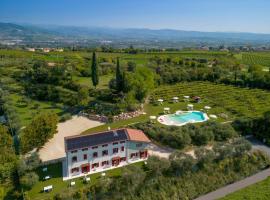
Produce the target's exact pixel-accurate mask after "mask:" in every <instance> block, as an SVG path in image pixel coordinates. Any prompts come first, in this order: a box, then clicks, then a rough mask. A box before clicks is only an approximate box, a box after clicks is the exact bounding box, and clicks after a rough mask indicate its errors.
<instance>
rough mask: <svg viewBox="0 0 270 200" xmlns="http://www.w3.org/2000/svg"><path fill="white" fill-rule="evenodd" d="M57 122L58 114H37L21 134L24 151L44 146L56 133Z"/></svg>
mask: <svg viewBox="0 0 270 200" xmlns="http://www.w3.org/2000/svg"><path fill="white" fill-rule="evenodd" d="M57 123H58V119H57V115H56V114H53V113H43V114H40V115H38V116H36V117H35V118H34V119H33V121H32V122H31V124H29V125H28V126H27V127H26V128H25V129H24V130H23V132H22V134H21V136H20V142H21V151H22V153H27V152H29V151H31V150H32V149H34V148H40V147H42V146H43V145H44V144H45V143H46V142H47V141H48V140H49V139H50V138H52V137H53V135H54V134H55V133H56V129H57Z"/></svg>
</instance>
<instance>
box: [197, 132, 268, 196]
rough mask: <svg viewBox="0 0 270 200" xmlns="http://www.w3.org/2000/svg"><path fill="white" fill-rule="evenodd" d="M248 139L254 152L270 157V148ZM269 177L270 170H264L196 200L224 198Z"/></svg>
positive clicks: (250, 138)
mask: <svg viewBox="0 0 270 200" xmlns="http://www.w3.org/2000/svg"><path fill="white" fill-rule="evenodd" d="M247 139H248V140H249V141H250V142H251V144H252V148H253V149H254V150H261V151H263V152H265V153H266V154H267V155H268V156H269V157H270V148H269V147H267V146H266V145H264V144H263V143H262V142H260V141H258V140H256V139H255V138H253V137H248V138H247ZM268 176H270V169H269V168H268V169H266V170H263V171H261V172H259V173H257V174H254V175H253V176H250V177H247V178H245V179H243V180H241V181H238V182H235V183H232V184H230V185H227V186H225V187H222V188H220V189H218V190H215V191H213V192H210V193H208V194H206V195H203V196H200V197H198V198H196V199H195V200H215V199H219V198H222V197H224V196H226V195H228V194H230V193H233V192H235V191H237V190H240V189H243V188H245V187H247V186H249V185H252V184H254V183H257V182H260V181H262V180H264V179H266V178H267V177H268Z"/></svg>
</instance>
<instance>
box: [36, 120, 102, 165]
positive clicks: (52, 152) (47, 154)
mask: <svg viewBox="0 0 270 200" xmlns="http://www.w3.org/2000/svg"><path fill="white" fill-rule="evenodd" d="M102 124H103V123H100V122H98V121H93V120H89V119H88V118H86V117H82V116H73V117H72V119H71V120H68V121H66V122H63V123H59V124H58V126H57V130H58V132H57V133H56V134H55V135H54V137H53V138H52V139H50V140H49V141H48V142H47V143H46V144H45V145H44V147H42V148H41V149H40V150H39V152H38V153H39V156H40V159H41V160H42V161H43V162H48V161H51V160H58V159H63V158H64V157H65V148H64V137H67V136H72V135H78V134H80V133H82V132H83V131H85V130H87V129H89V128H93V127H96V126H100V125H102Z"/></svg>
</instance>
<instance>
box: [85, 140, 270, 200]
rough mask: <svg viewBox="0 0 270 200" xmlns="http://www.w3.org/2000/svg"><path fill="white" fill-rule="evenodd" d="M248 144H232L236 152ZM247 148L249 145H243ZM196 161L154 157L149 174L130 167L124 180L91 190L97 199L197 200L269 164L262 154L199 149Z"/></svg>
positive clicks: (175, 155) (176, 155)
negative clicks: (223, 152) (220, 155)
mask: <svg viewBox="0 0 270 200" xmlns="http://www.w3.org/2000/svg"><path fill="white" fill-rule="evenodd" d="M242 142H243V143H245V142H244V141H240V140H238V141H235V142H233V143H232V144H230V145H229V144H227V145H229V147H230V148H232V149H236V148H237V147H236V146H239V145H240V146H241V145H242V144H241V143H242ZM243 145H244V146H245V144H243ZM196 152H200V155H199V154H198V153H196V155H198V159H194V158H192V157H191V156H188V155H186V154H184V153H181V152H175V153H173V154H172V155H171V156H170V159H169V160H166V161H165V160H163V159H159V158H157V157H150V158H149V160H148V163H147V165H146V166H145V171H143V170H142V169H140V168H138V167H134V166H133V167H132V168H129V167H128V168H126V169H125V170H124V171H123V172H124V173H122V175H121V177H117V178H114V179H113V180H110V179H107V180H106V182H104V180H101V181H99V182H98V184H96V186H95V187H93V188H89V190H88V191H90V193H91V194H92V195H93V196H95V197H96V198H97V199H105V200H107V199H113V200H118V199H119V200H120V199H126V200H132V199H138V200H140V199H141V200H145V199H149V200H150V199H157V200H163V199H194V198H196V197H198V196H200V195H202V194H205V193H208V192H210V191H213V190H216V189H217V188H220V187H222V186H224V185H227V184H229V183H232V182H234V181H237V180H240V179H242V178H243V177H245V176H249V175H251V174H253V173H256V172H257V171H258V170H261V169H263V168H264V167H266V166H267V165H269V159H268V158H267V157H266V156H265V155H264V154H262V153H261V152H249V153H248V150H241V152H242V153H241V156H235V154H226V155H225V156H224V157H223V159H219V153H220V151H217V150H215V149H214V151H211V150H202V149H198V151H196Z"/></svg>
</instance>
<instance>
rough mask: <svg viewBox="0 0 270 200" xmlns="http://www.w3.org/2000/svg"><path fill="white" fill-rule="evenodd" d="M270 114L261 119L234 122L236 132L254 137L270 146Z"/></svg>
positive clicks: (242, 119)
mask: <svg viewBox="0 0 270 200" xmlns="http://www.w3.org/2000/svg"><path fill="white" fill-rule="evenodd" d="M269 124H270V112H269V111H268V112H266V113H264V115H263V116H262V117H260V118H255V119H249V118H240V119H237V120H235V121H234V122H233V126H234V127H235V130H237V131H238V132H239V133H241V134H242V135H254V136H255V137H256V138H258V139H260V140H261V141H263V142H265V143H266V144H267V145H270V127H269Z"/></svg>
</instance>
